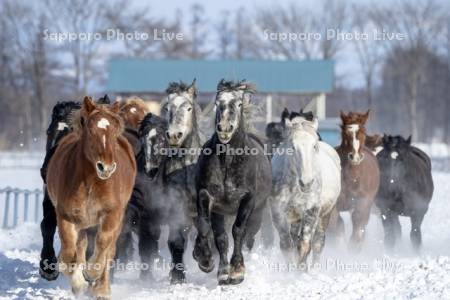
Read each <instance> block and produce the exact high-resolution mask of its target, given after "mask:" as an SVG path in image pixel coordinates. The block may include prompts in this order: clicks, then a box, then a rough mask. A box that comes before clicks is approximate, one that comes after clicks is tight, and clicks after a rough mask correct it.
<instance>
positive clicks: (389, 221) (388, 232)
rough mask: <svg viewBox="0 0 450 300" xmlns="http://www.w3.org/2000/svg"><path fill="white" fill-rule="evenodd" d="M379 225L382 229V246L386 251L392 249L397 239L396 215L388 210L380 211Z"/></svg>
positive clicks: (397, 222)
mask: <svg viewBox="0 0 450 300" xmlns="http://www.w3.org/2000/svg"><path fill="white" fill-rule="evenodd" d="M381 223H382V224H383V228H384V245H385V246H386V248H388V249H393V248H394V246H395V242H396V239H397V232H396V231H398V228H397V226H400V223H399V221H398V215H397V214H395V213H394V212H393V211H392V210H390V209H386V210H383V211H381ZM397 224H398V225H397Z"/></svg>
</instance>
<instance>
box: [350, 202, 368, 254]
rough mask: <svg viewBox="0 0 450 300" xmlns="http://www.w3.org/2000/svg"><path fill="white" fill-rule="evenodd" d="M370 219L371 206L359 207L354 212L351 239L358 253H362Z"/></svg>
mask: <svg viewBox="0 0 450 300" xmlns="http://www.w3.org/2000/svg"><path fill="white" fill-rule="evenodd" d="M361 202H364V201H361ZM369 217H370V206H369V207H367V205H361V206H357V207H356V208H355V209H354V211H353V212H352V224H353V231H352V236H351V238H350V242H351V243H350V245H351V246H353V247H354V250H355V251H357V252H359V251H361V247H362V242H363V241H364V236H365V233H366V226H367V223H368V222H369Z"/></svg>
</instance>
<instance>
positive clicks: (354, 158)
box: [348, 153, 364, 166]
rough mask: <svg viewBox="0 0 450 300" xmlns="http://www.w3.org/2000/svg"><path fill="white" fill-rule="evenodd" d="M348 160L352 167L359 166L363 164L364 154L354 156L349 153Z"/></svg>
mask: <svg viewBox="0 0 450 300" xmlns="http://www.w3.org/2000/svg"><path fill="white" fill-rule="evenodd" d="M348 160H349V161H350V163H351V164H352V165H355V166H357V165H359V164H361V162H362V161H363V160H364V153H361V154H359V153H357V154H353V153H349V154H348Z"/></svg>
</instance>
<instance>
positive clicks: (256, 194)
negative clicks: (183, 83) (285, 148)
mask: <svg viewBox="0 0 450 300" xmlns="http://www.w3.org/2000/svg"><path fill="white" fill-rule="evenodd" d="M253 92H254V89H253V88H252V86H251V84H249V83H248V82H245V81H240V82H231V81H228V82H226V81H224V80H222V81H220V83H219V84H218V86H217V94H216V100H215V101H216V120H215V130H216V132H215V134H214V135H213V136H212V137H211V139H210V140H209V141H208V142H207V143H206V144H205V145H204V149H203V151H202V155H201V156H200V158H199V162H198V169H197V183H196V184H197V193H198V200H197V207H198V218H199V219H198V224H197V230H198V236H197V239H196V245H195V248H194V258H196V260H197V262H198V264H199V267H200V269H201V270H203V271H205V272H210V271H212V269H213V268H214V263H213V259H212V253H211V249H210V247H209V243H208V234H209V233H210V232H211V229H212V232H213V235H214V239H215V244H216V247H217V250H218V251H219V255H220V263H219V269H218V273H217V277H218V281H219V284H228V283H232V284H238V283H240V282H242V281H243V280H244V273H245V266H244V258H243V255H242V244H243V241H244V238H245V237H246V238H247V246H248V247H249V248H251V247H252V246H253V242H254V236H255V235H256V233H257V232H258V230H259V228H260V226H261V219H262V212H263V209H264V208H265V206H266V199H267V197H268V195H269V193H270V189H271V180H272V179H271V166H270V162H269V159H268V158H267V156H266V155H265V154H264V150H263V145H262V142H261V141H260V140H259V139H258V138H257V137H256V136H255V135H254V134H251V133H250V132H249V127H250V121H251V120H250V117H249V113H250V111H251V103H250V96H251V94H252V93H253ZM225 146H227V147H228V149H230V151H223V150H224V147H225ZM246 148H247V149H251V152H247V151H244V153H241V155H239V152H238V151H241V150H242V149H246ZM225 216H232V217H235V221H234V224H233V226H232V235H233V240H234V249H233V255H232V257H231V262H230V263H229V262H228V236H227V232H226V228H225ZM230 265H231V266H230Z"/></svg>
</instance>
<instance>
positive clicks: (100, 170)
mask: <svg viewBox="0 0 450 300" xmlns="http://www.w3.org/2000/svg"><path fill="white" fill-rule="evenodd" d="M116 168H117V164H116V163H115V162H114V163H112V164H110V165H108V164H105V163H103V162H101V161H98V162H97V163H96V164H95V170H96V171H97V176H98V178H100V179H101V180H107V179H109V178H110V177H111V176H112V174H114V172H115V171H116Z"/></svg>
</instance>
